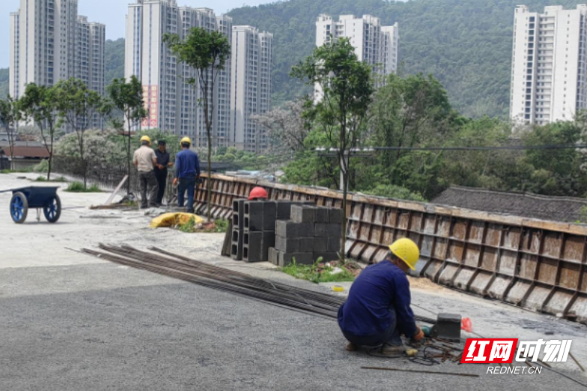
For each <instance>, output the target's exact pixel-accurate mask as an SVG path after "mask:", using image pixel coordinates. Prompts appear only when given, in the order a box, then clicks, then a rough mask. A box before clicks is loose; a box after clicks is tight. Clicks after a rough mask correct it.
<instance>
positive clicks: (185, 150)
mask: <svg viewBox="0 0 587 391" xmlns="http://www.w3.org/2000/svg"><path fill="white" fill-rule="evenodd" d="M180 145H181V152H179V153H178V154H177V155H176V156H175V179H174V180H173V186H177V205H178V206H179V207H180V208H182V207H183V204H184V199H185V193H186V191H187V193H188V197H187V198H188V208H187V212H188V213H194V191H195V188H196V181H197V179H198V178H199V177H200V160H199V159H198V154H197V153H196V152H194V151H192V150H191V149H190V147H191V145H192V140H190V138H189V137H184V138H183V139H182V140H181V141H180Z"/></svg>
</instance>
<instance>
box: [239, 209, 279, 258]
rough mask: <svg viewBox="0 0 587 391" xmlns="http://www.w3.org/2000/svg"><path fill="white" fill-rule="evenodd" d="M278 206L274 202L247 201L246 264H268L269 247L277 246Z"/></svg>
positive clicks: (245, 219) (244, 256) (245, 213)
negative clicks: (276, 224)
mask: <svg viewBox="0 0 587 391" xmlns="http://www.w3.org/2000/svg"><path fill="white" fill-rule="evenodd" d="M276 217H277V205H276V203H275V202H274V201H246V202H245V203H244V226H243V232H244V238H243V239H244V242H243V260H244V261H245V262H267V260H268V251H269V247H273V246H274V245H275V219H276Z"/></svg>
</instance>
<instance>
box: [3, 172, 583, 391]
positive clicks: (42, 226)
mask: <svg viewBox="0 0 587 391" xmlns="http://www.w3.org/2000/svg"><path fill="white" fill-rule="evenodd" d="M19 176H22V175H17V174H9V175H6V174H0V191H2V190H5V189H11V188H15V187H22V186H29V185H41V186H45V185H46V184H42V183H32V182H30V181H28V180H27V179H19V178H18V177H19ZM26 176H28V177H31V178H34V177H36V175H33V176H31V175H30V174H29V175H26ZM59 195H60V197H61V199H62V204H63V207H64V208H72V207H82V208H79V209H66V210H64V211H63V213H62V217H61V220H60V221H59V222H58V223H57V224H48V223H47V222H46V221H44V218H43V217H41V221H40V222H37V221H36V219H35V217H36V213H35V212H34V211H31V212H30V213H29V218H28V220H27V222H26V223H25V224H22V225H16V224H14V223H13V222H12V220H11V219H10V216H9V213H8V203H9V199H10V196H11V194H10V193H0V249H1V252H0V390H59V391H62V390H194V389H206V390H226V389H241V390H258V389H263V390H264V389H267V390H275V389H279V390H322V389H324V390H351V389H353V390H354V389H356V390H363V389H364V390H384V389H385V390H387V389H399V388H405V389H414V388H417V389H422V390H424V389H431V390H445V389H446V390H449V389H450V390H461V389H462V390H469V389H514V388H518V389H533V390H552V389H569V390H574V389H581V388H582V387H581V386H580V385H578V384H577V383H574V382H572V381H571V380H568V379H566V378H564V377H562V376H560V375H558V374H555V373H553V372H550V371H543V373H542V374H534V375H517V376H516V375H491V374H486V370H487V366H486V365H456V364H452V363H451V364H448V363H445V364H442V365H436V366H433V367H425V366H422V365H418V364H415V363H411V362H410V361H408V360H407V359H404V358H400V359H382V358H376V357H370V356H368V355H366V354H364V353H357V352H353V353H349V352H346V351H345V350H344V343H345V341H344V338H343V337H342V335H341V334H340V331H339V330H338V327H337V325H336V322H334V321H332V320H328V319H322V318H320V317H314V316H310V315H306V314H302V313H299V312H294V311H289V310H287V309H283V308H279V307H275V306H272V305H269V304H265V303H260V302H257V301H253V300H250V299H247V298H242V297H238V296H234V295H231V294H228V293H224V292H218V291H214V290H211V289H207V288H203V287H199V286H196V285H193V284H189V283H185V282H182V281H177V280H173V279H171V278H167V277H163V276H160V275H156V274H152V273H148V272H144V271H139V270H135V269H132V268H127V267H123V266H119V265H115V264H112V263H109V262H104V261H101V260H99V259H96V258H93V257H90V256H87V255H83V254H80V253H78V252H75V251H74V250H78V249H80V248H83V247H94V246H96V245H97V244H98V243H100V242H105V243H113V244H122V243H125V244H129V245H132V246H135V247H137V248H140V249H144V248H146V247H147V246H150V245H157V246H158V247H162V248H164V249H167V250H169V251H172V252H177V253H181V254H185V255H186V256H190V257H192V258H195V259H198V260H201V261H205V262H210V263H213V264H216V265H219V266H222V267H226V268H228V269H233V270H239V271H244V272H247V273H250V274H252V275H257V276H260V277H264V278H270V279H279V280H282V281H286V282H288V283H291V284H296V285H299V286H304V287H307V288H311V289H321V290H324V291H329V290H330V286H329V285H328V284H325V285H326V286H324V287H319V286H316V285H313V284H311V283H309V282H306V281H299V280H294V279H293V278H291V277H289V276H287V275H285V274H283V273H281V272H280V271H278V270H276V269H275V268H274V267H273V265H270V264H267V263H264V264H243V263H241V262H235V261H231V260H229V259H226V258H222V257H220V256H219V255H218V254H219V251H220V246H221V243H222V240H223V236H224V235H223V234H183V233H180V232H178V231H174V230H170V229H160V230H152V229H150V228H148V225H149V221H150V219H151V217H149V216H145V215H144V213H143V212H142V211H138V210H135V211H130V212H122V211H104V210H89V209H87V207H88V206H89V205H97V204H101V203H103V202H105V201H106V199H107V198H108V195H109V194H107V193H99V194H72V193H66V192H63V191H59ZM346 288H347V289H346V290H345V291H346V292H348V284H347V286H346ZM412 292H413V304H414V312H415V313H416V314H420V315H424V316H429V317H434V315H433V314H437V313H439V312H452V313H460V314H462V315H463V316H464V317H469V318H471V320H472V322H473V329H474V332H476V333H478V334H480V335H482V336H484V337H510V338H520V339H524V340H535V339H539V338H543V339H545V340H550V339H572V340H573V345H572V349H571V352H572V353H573V354H574V355H575V357H577V359H578V360H579V361H580V362H581V363H583V365H585V366H587V350H586V349H585V346H587V345H586V342H587V333H586V331H587V327H586V326H584V325H581V324H577V323H573V322H568V321H565V320H561V319H557V318H554V317H551V316H545V315H540V314H536V313H532V312H528V311H525V310H521V309H519V308H515V307H511V306H508V305H505V304H501V303H498V302H493V301H488V300H484V299H481V298H477V297H473V296H469V295H465V294H462V293H459V292H455V291H451V290H448V289H444V288H441V287H438V286H436V285H434V284H432V283H430V282H428V281H427V280H421V279H419V280H412ZM569 361H570V360H569ZM361 366H380V367H393V368H401V369H409V370H431V371H439V372H444V373H450V372H452V373H469V374H478V375H479V376H480V377H479V378H473V377H459V376H449V375H436V374H416V373H407V372H388V371H372V370H365V369H361ZM555 368H556V369H557V370H559V371H561V372H562V373H564V374H565V375H567V376H570V377H572V378H574V379H577V380H578V381H580V382H582V383H585V384H587V378H586V377H585V376H584V375H583V373H582V372H580V371H579V370H578V367H577V366H576V365H575V364H574V363H573V362H572V361H570V362H568V363H566V364H558V365H555Z"/></svg>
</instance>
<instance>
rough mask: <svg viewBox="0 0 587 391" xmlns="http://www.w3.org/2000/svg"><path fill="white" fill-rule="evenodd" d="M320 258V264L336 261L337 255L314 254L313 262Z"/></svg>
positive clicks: (329, 253) (330, 253)
mask: <svg viewBox="0 0 587 391" xmlns="http://www.w3.org/2000/svg"><path fill="white" fill-rule="evenodd" d="M320 257H322V262H330V261H338V254H337V253H335V252H329V251H327V252H323V253H314V261H317V260H318V258H320Z"/></svg>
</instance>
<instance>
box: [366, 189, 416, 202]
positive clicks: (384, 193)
mask: <svg viewBox="0 0 587 391" xmlns="http://www.w3.org/2000/svg"><path fill="white" fill-rule="evenodd" d="M364 193H365V194H371V195H374V196H380V197H387V198H397V199H400V200H410V201H420V202H425V201H426V200H425V199H424V197H422V196H421V195H420V194H418V193H415V192H411V191H410V190H409V189H406V188H405V187H400V186H395V185H377V186H376V187H375V188H373V189H371V190H367V191H364Z"/></svg>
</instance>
